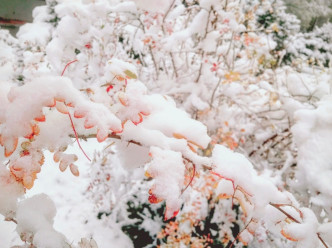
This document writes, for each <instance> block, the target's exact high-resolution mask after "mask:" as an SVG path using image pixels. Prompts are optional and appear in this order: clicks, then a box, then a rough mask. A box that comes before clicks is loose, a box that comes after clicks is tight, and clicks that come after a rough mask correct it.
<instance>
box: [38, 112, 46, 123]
mask: <svg viewBox="0 0 332 248" xmlns="http://www.w3.org/2000/svg"><path fill="white" fill-rule="evenodd" d="M45 120H46V117H45V115H43V114H41V115H40V116H38V117H36V118H35V121H38V122H45Z"/></svg>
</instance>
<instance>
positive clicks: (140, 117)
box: [132, 113, 143, 126]
mask: <svg viewBox="0 0 332 248" xmlns="http://www.w3.org/2000/svg"><path fill="white" fill-rule="evenodd" d="M138 118H139V119H138V121H133V120H132V123H134V124H135V125H136V126H137V125H138V124H140V123H141V122H142V121H143V116H142V115H141V114H140V113H138Z"/></svg>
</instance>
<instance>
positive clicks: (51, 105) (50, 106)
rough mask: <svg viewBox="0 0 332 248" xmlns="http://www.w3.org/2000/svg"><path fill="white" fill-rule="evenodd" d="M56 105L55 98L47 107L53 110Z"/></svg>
mask: <svg viewBox="0 0 332 248" xmlns="http://www.w3.org/2000/svg"><path fill="white" fill-rule="evenodd" d="M55 105H56V101H55V99H54V98H53V99H52V100H50V103H48V104H47V105H46V107H49V108H53V107H55Z"/></svg>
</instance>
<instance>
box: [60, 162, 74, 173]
mask: <svg viewBox="0 0 332 248" xmlns="http://www.w3.org/2000/svg"><path fill="white" fill-rule="evenodd" d="M67 167H68V162H65V161H64V160H61V162H60V164H59V169H60V171H61V172H64V171H65V170H66V169H67ZM73 174H74V173H73Z"/></svg>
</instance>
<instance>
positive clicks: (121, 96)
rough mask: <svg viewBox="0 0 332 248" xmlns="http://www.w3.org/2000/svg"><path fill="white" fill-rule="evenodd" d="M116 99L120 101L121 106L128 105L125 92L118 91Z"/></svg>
mask: <svg viewBox="0 0 332 248" xmlns="http://www.w3.org/2000/svg"><path fill="white" fill-rule="evenodd" d="M118 99H119V101H120V103H121V104H122V105H123V106H128V105H129V102H128V99H127V97H126V95H125V93H123V92H120V93H119V95H118Z"/></svg>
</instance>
